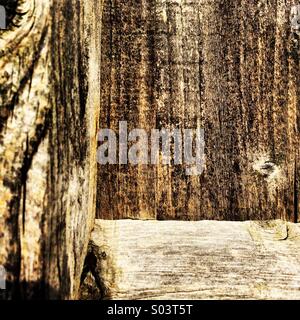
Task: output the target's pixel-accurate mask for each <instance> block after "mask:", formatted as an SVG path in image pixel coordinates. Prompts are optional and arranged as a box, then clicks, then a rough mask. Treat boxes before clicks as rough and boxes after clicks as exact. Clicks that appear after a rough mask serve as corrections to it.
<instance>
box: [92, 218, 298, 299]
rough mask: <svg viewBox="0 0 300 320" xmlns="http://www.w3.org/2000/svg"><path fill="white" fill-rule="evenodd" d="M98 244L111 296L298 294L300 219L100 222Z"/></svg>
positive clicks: (96, 233) (270, 296) (272, 296)
mask: <svg viewBox="0 0 300 320" xmlns="http://www.w3.org/2000/svg"><path fill="white" fill-rule="evenodd" d="M92 242H93V246H94V247H95V246H97V247H98V257H100V259H99V266H98V270H99V272H100V278H101V279H102V283H103V285H104V287H106V290H107V297H106V298H110V299H300V251H299V245H300V226H299V225H297V224H292V223H286V222H283V221H281V220H276V221H271V222H254V221H253V222H224V221H222V222H216V221H200V222H187V221H184V222H182V221H172V222H171V221H168V222H165V221H132V220H117V221H108V220H96V225H95V228H94V231H93V232H92ZM101 257H102V258H101Z"/></svg>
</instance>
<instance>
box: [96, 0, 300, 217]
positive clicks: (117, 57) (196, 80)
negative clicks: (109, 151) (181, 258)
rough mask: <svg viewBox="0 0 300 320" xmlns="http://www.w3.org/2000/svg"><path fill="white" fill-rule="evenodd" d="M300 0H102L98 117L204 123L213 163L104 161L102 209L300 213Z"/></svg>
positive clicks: (164, 213) (108, 213)
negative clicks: (198, 171)
mask: <svg viewBox="0 0 300 320" xmlns="http://www.w3.org/2000/svg"><path fill="white" fill-rule="evenodd" d="M293 4H294V2H293V1H290V0H289V1H282V0H280V1H277V0H276V1H275V0H271V1H266V0H260V1H255V2H253V1H252V2H251V1H247V0H241V1H236V0H226V1H223V0H217V1H210V0H199V1H186V0H182V1H178V0H171V1H162V0H150V1H149V0H147V1H146V0H143V1H135V0H130V1H118V0H112V1H105V4H104V17H103V29H104V30H105V32H104V35H103V39H102V93H101V101H102V108H101V121H100V127H101V128H107V127H108V128H111V129H114V130H115V131H118V125H119V121H123V120H126V121H128V124H129V130H130V129H132V128H145V129H146V130H148V131H149V130H150V129H151V128H153V129H154V128H157V129H160V128H162V127H164V128H167V129H168V128H196V127H197V125H199V126H201V127H202V128H204V130H205V141H206V149H205V153H206V168H205V171H204V173H203V174H202V175H201V176H200V177H188V176H186V174H185V168H184V166H174V165H171V166H164V165H159V166H155V167H153V166H148V167H146V168H145V167H144V166H137V167H135V166H124V165H121V166H118V165H116V166H110V165H108V166H106V167H105V166H101V167H99V176H100V179H99V186H98V205H97V211H98V213H97V216H98V218H101V219H120V218H141V219H143V218H151V219H153V218H157V219H162V220H166V219H180V220H201V219H222V220H252V219H274V218H282V219H286V220H290V221H293V222H294V221H297V220H298V211H299V210H298V208H299V201H298V197H299V192H298V189H299V187H298V182H297V181H298V176H299V168H298V165H297V164H299V161H300V160H299V154H298V152H297V150H298V149H299V119H300V118H299V96H300V95H299V88H300V85H299V76H300V72H299V52H298V50H297V49H295V46H294V45H293V43H294V40H295V38H296V36H295V34H293V32H291V24H290V20H289V16H290V11H291V6H292V5H293Z"/></svg>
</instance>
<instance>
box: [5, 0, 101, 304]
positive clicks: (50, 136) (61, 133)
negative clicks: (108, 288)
mask: <svg viewBox="0 0 300 320" xmlns="http://www.w3.org/2000/svg"><path fill="white" fill-rule="evenodd" d="M8 2H10V3H12V2H14V3H16V5H17V2H18V5H17V10H18V11H20V12H26V14H25V15H23V16H22V18H20V19H18V20H17V21H15V20H14V21H15V22H18V23H16V24H17V25H18V27H15V26H13V25H12V24H9V25H8V28H7V30H3V31H2V30H1V31H0V265H3V266H4V267H5V268H6V271H7V290H6V291H5V295H6V298H8V299H11V298H26V299H33V298H39V299H42V298H49V299H52V298H53V299H54V298H56V299H57V298H61V299H70V298H76V297H77V294H78V289H79V284H80V276H81V273H82V267H83V263H84V258H85V255H86V250H87V246H88V240H89V237H90V231H91V229H92V226H93V223H94V217H95V207H96V205H95V201H96V195H95V194H96V179H97V172H96V169H97V167H96V150H97V139H96V134H97V126H98V120H99V112H100V71H101V66H100V64H101V58H100V56H101V44H100V36H101V16H102V1H98V0H91V1H84V2H81V1H78V0H64V1H61V0H53V1H48V0H39V1H34V0H26V1H8ZM20 3H22V7H20V6H19V4H20Z"/></svg>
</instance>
